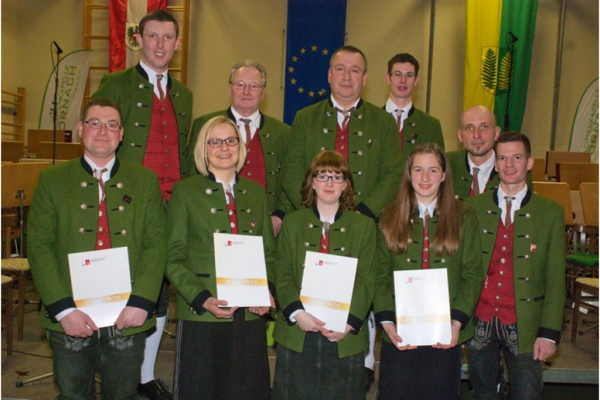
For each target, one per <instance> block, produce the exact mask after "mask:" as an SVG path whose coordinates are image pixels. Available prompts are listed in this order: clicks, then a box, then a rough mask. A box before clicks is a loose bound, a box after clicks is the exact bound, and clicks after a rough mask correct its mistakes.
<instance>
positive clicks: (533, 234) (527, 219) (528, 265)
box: [467, 190, 565, 353]
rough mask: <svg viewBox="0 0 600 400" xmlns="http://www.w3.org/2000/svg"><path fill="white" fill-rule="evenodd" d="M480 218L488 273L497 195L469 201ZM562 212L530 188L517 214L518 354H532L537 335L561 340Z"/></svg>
mask: <svg viewBox="0 0 600 400" xmlns="http://www.w3.org/2000/svg"><path fill="white" fill-rule="evenodd" d="M467 203H468V204H470V205H471V206H473V207H474V208H475V211H476V212H477V217H478V218H479V227H480V236H481V250H482V262H483V267H484V270H485V273H486V275H487V270H488V267H489V265H490V261H491V259H492V254H493V252H494V245H495V243H496V236H497V233H498V226H499V224H500V216H501V213H502V211H501V209H500V208H499V207H498V191H497V190H494V191H489V192H485V193H482V194H481V195H479V196H474V197H471V198H469V200H467ZM564 224H565V223H564V212H563V208H562V207H561V206H560V205H558V204H557V203H555V202H553V201H552V200H549V199H546V198H544V197H541V196H538V195H537V194H535V193H532V192H531V190H529V191H528V192H527V195H526V196H525V198H524V199H523V202H522V203H521V208H520V209H519V210H517V211H516V212H515V216H514V225H513V229H514V231H513V238H514V239H513V240H514V242H513V246H514V247H513V274H514V289H515V303H516V308H517V310H516V311H517V325H518V330H519V353H529V352H532V351H533V345H534V343H535V340H536V339H537V338H538V337H543V338H547V339H551V340H554V341H555V342H556V343H558V342H559V341H560V333H561V330H562V323H563V312H564V306H565V225H564Z"/></svg>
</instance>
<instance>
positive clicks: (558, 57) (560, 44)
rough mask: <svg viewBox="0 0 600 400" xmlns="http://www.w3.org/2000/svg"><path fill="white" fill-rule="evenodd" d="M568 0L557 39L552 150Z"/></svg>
mask: <svg viewBox="0 0 600 400" xmlns="http://www.w3.org/2000/svg"><path fill="white" fill-rule="evenodd" d="M566 9H567V1H566V0H562V1H561V5H560V14H559V16H558V40H557V41H556V62H555V70H554V100H553V102H552V125H551V128H550V150H554V148H555V144H556V120H557V119H558V99H559V95H560V74H561V69H562V54H563V43H564V39H565V15H566Z"/></svg>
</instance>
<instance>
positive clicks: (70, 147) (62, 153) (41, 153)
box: [37, 142, 83, 160]
mask: <svg viewBox="0 0 600 400" xmlns="http://www.w3.org/2000/svg"><path fill="white" fill-rule="evenodd" d="M82 154H83V146H82V145H81V143H59V142H56V159H57V160H72V159H74V158H77V157H81V155H82ZM37 156H38V158H52V142H40V143H39V149H38V152H37Z"/></svg>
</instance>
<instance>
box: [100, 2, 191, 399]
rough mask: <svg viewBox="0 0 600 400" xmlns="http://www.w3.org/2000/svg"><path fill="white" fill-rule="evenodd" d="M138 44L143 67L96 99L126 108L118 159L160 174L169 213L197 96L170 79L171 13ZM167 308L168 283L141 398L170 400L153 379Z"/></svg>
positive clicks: (174, 34)
mask: <svg viewBox="0 0 600 400" xmlns="http://www.w3.org/2000/svg"><path fill="white" fill-rule="evenodd" d="M136 40H137V41H138V43H139V45H140V47H141V48H142V59H141V61H140V62H139V64H137V65H136V66H135V67H132V68H128V69H126V70H123V71H119V72H115V73H112V74H108V75H106V76H104V77H103V78H102V81H101V82H100V87H99V88H98V90H97V91H96V93H95V94H94V97H107V98H109V99H112V100H113V101H115V102H116V103H117V104H118V105H119V107H120V108H121V112H122V113H123V127H124V129H125V132H124V138H123V143H122V144H121V146H120V147H119V149H118V151H117V153H118V155H119V158H120V159H121V160H126V161H130V162H133V163H135V164H138V165H143V166H144V167H147V168H150V169H151V170H153V171H154V172H156V174H157V175H158V180H159V184H160V189H161V193H162V198H163V202H164V203H165V208H166V205H167V203H168V201H169V199H170V197H171V192H172V189H173V184H175V182H177V181H179V180H180V179H183V178H185V177H187V176H188V175H189V171H188V169H187V168H188V150H187V139H188V134H189V128H190V122H191V117H192V93H191V92H190V91H189V90H188V89H187V88H186V87H185V86H183V84H182V83H181V82H179V81H178V80H177V79H175V78H173V77H172V76H171V75H170V74H169V62H170V61H171V59H172V58H173V55H174V54H175V51H176V50H177V48H178V47H179V43H180V42H181V39H180V38H179V24H178V23H177V20H176V19H175V18H174V17H173V16H172V15H171V14H169V13H168V12H166V11H163V10H156V11H153V12H151V13H149V14H147V15H145V16H144V17H143V18H142V19H141V20H140V23H139V33H138V34H137V35H136ZM192 158H193V157H192ZM168 305H169V293H168V283H167V281H166V280H165V282H164V283H163V287H162V290H161V294H160V297H159V300H158V308H157V330H156V332H155V333H154V334H152V335H150V336H149V337H148V340H147V342H146V351H145V360H144V365H143V367H142V380H141V382H140V390H139V391H140V395H143V396H145V397H148V398H150V399H156V400H160V399H170V398H171V394H170V393H169V392H168V391H167V390H166V388H165V386H164V384H163V383H162V381H160V380H158V379H154V365H155V362H156V357H157V355H158V349H159V345H160V339H161V337H162V332H163V328H164V327H165V324H166V320H167V308H168Z"/></svg>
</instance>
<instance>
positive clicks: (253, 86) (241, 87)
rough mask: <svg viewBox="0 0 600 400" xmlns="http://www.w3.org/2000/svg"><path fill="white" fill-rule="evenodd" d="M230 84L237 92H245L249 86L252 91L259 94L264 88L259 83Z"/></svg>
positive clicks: (240, 82)
mask: <svg viewBox="0 0 600 400" xmlns="http://www.w3.org/2000/svg"><path fill="white" fill-rule="evenodd" d="M229 83H230V84H232V85H233V88H234V89H235V90H240V91H243V90H245V89H246V86H248V88H250V91H252V92H258V91H259V90H261V89H262V88H263V85H259V84H258V83H254V82H252V83H246V82H242V81H239V82H229Z"/></svg>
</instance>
